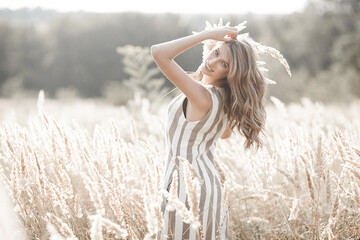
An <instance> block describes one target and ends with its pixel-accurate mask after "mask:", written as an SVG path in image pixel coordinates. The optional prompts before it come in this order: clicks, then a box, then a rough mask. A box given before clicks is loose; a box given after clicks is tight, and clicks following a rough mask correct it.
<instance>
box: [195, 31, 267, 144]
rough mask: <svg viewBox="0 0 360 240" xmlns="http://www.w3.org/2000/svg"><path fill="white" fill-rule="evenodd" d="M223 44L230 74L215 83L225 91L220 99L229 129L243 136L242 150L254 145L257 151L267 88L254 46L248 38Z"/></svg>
mask: <svg viewBox="0 0 360 240" xmlns="http://www.w3.org/2000/svg"><path fill="white" fill-rule="evenodd" d="M222 44H227V45H229V49H230V64H229V73H228V76H227V77H226V78H224V79H218V80H216V81H215V83H214V84H215V85H216V86H217V87H219V88H221V89H222V90H223V92H224V94H222V95H221V96H222V97H223V102H224V111H225V114H226V116H227V118H228V120H229V122H230V127H231V130H233V129H234V128H236V129H237V130H238V131H239V132H241V133H242V134H243V135H244V136H245V138H246V140H245V143H244V148H245V150H247V149H249V148H250V147H251V146H252V145H253V144H254V143H255V144H256V148H257V149H258V148H259V147H262V146H263V144H264V143H263V140H262V139H261V138H260V137H259V134H260V133H261V132H262V133H263V134H264V135H265V132H264V125H265V121H266V111H265V104H266V102H265V93H266V89H267V85H266V82H265V79H266V78H265V76H264V74H263V71H262V70H261V69H260V67H259V64H258V62H259V56H258V53H257V50H256V48H255V47H256V46H255V45H254V41H253V40H252V39H251V38H250V37H243V38H242V39H241V40H237V39H233V40H232V41H230V42H225V43H222ZM191 76H192V77H193V78H194V79H196V80H201V79H202V77H203V74H202V73H201V72H197V73H194V74H191Z"/></svg>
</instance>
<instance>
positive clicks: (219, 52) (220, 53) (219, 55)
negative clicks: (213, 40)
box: [218, 48, 229, 66]
mask: <svg viewBox="0 0 360 240" xmlns="http://www.w3.org/2000/svg"><path fill="white" fill-rule="evenodd" d="M218 51H219V56H220V54H221V53H220V48H218ZM224 61H225V60H224ZM225 63H226V64H227V65H228V66H229V63H227V62H226V61H225Z"/></svg>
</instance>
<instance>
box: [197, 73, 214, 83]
mask: <svg viewBox="0 0 360 240" xmlns="http://www.w3.org/2000/svg"><path fill="white" fill-rule="evenodd" d="M200 82H201V84H203V85H214V83H215V80H214V79H212V78H209V76H207V75H205V74H204V75H203V78H202V79H201V81H200Z"/></svg>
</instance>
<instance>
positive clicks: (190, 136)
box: [158, 85, 228, 240]
mask: <svg viewBox="0 0 360 240" xmlns="http://www.w3.org/2000/svg"><path fill="white" fill-rule="evenodd" d="M204 87H205V88H206V89H207V90H208V91H209V92H210V94H211V97H212V106H211V108H210V110H209V112H208V113H207V114H206V115H205V116H204V117H203V118H202V119H201V120H198V121H188V120H187V119H186V105H187V100H188V99H187V97H186V96H185V95H184V94H183V93H181V94H180V95H179V96H177V97H175V98H174V99H173V100H172V101H171V102H170V103H169V106H168V108H167V119H166V166H165V175H164V185H163V189H167V190H169V188H170V185H171V181H172V173H173V172H174V171H177V172H178V170H177V168H176V166H178V167H179V168H180V169H181V166H180V165H182V163H181V162H180V160H179V159H177V156H181V157H182V158H185V159H187V160H188V161H189V162H190V163H191V164H192V166H193V167H194V169H195V171H196V173H197V176H198V177H199V178H200V179H199V180H200V182H201V181H202V184H201V194H200V201H198V202H199V204H200V205H199V209H200V213H199V215H200V223H201V225H202V231H203V236H204V238H202V239H206V240H215V239H221V240H224V239H228V213H227V211H225V210H224V209H225V208H224V206H223V196H224V193H223V187H222V185H221V183H220V181H219V180H220V176H219V173H218V171H217V169H216V167H215V165H214V154H215V148H216V142H217V140H218V139H219V138H220V136H221V135H222V133H223V132H224V131H225V129H226V127H227V125H228V120H227V118H226V116H225V113H224V107H223V102H222V99H221V95H220V94H221V93H222V92H221V89H220V88H218V87H216V86H213V85H204ZM175 165H176V166H175ZM178 176H179V177H178V181H179V182H178V197H179V199H180V201H181V202H183V203H185V206H186V207H187V208H188V209H189V204H188V201H187V196H186V192H185V183H184V181H183V179H182V177H180V174H179V172H178ZM166 204H167V199H166V198H165V197H164V198H163V202H162V205H161V210H162V213H163V217H164V220H165V225H164V227H163V229H162V230H161V232H160V234H159V235H158V239H160V240H163V239H175V240H180V239H190V240H193V239H201V238H200V237H199V236H200V235H199V232H198V234H197V232H196V231H195V230H194V229H193V228H192V227H191V226H190V225H189V224H187V223H185V222H183V221H182V217H181V216H180V215H178V214H176V210H174V211H167V210H166Z"/></svg>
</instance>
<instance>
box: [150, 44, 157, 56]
mask: <svg viewBox="0 0 360 240" xmlns="http://www.w3.org/2000/svg"><path fill="white" fill-rule="evenodd" d="M150 53H151V56H152V57H153V58H154V59H155V58H156V56H157V55H158V48H157V45H152V46H151V47H150Z"/></svg>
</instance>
